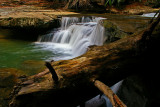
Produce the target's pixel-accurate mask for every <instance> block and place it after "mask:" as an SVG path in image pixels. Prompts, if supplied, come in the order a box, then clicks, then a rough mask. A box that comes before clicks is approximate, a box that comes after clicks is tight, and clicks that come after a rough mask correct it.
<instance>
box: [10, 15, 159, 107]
mask: <svg viewBox="0 0 160 107" xmlns="http://www.w3.org/2000/svg"><path fill="white" fill-rule="evenodd" d="M159 21H160V15H159V16H158V18H157V19H156V21H154V22H153V23H151V24H150V25H149V26H148V27H147V28H146V29H144V30H143V31H141V32H139V33H136V34H133V35H131V36H129V37H127V38H123V39H120V40H118V41H115V42H113V43H110V44H107V45H104V46H92V47H90V48H89V49H88V52H87V53H86V54H84V55H82V56H80V57H77V58H74V59H71V60H62V61H56V62H52V66H53V67H54V69H55V71H56V74H57V76H58V83H55V82H54V80H53V79H52V75H51V73H50V72H49V70H48V69H46V70H45V71H43V72H41V73H39V74H37V75H34V76H31V77H29V78H28V79H27V80H26V81H24V82H22V83H21V84H20V85H18V86H17V87H18V88H17V87H15V90H14V92H13V94H14V97H13V99H12V102H11V103H10V106H11V107H21V106H23V107H38V106H45V107H50V106H55V107H61V106H63V107H64V106H65V107H74V106H77V105H78V104H82V103H84V102H85V101H87V100H88V99H90V98H92V97H93V96H95V95H97V94H98V93H99V90H98V89H97V88H96V87H95V86H94V85H93V80H97V79H98V80H100V81H103V83H105V84H107V85H108V86H111V85H113V84H115V83H116V82H118V81H120V80H121V79H123V78H125V77H127V76H129V75H131V74H132V73H136V71H137V69H139V67H141V66H140V65H141V64H142V63H144V59H145V57H143V55H144V52H145V51H146V50H147V49H148V46H149V45H151V44H150V38H151V34H152V32H153V30H154V28H155V27H156V25H157V24H158V23H159ZM141 57H142V58H141Z"/></svg>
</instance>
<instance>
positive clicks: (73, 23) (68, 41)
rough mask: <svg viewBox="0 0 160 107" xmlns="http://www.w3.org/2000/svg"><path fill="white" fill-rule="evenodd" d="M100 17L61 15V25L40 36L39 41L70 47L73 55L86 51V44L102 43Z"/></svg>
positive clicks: (102, 31) (102, 35) (102, 33)
mask: <svg viewBox="0 0 160 107" xmlns="http://www.w3.org/2000/svg"><path fill="white" fill-rule="evenodd" d="M102 19H104V18H101V17H81V18H78V17H62V21H61V27H60V28H59V29H58V30H56V31H54V30H53V31H52V32H50V33H49V34H46V35H43V36H41V37H40V38H39V39H38V41H39V42H51V43H56V44H63V45H64V47H65V46H67V47H68V46H70V47H71V54H72V55H73V57H77V56H80V55H82V54H84V53H85V52H86V51H87V48H88V46H91V45H98V46H101V45H103V41H104V27H103V26H102V25H101V20H102Z"/></svg>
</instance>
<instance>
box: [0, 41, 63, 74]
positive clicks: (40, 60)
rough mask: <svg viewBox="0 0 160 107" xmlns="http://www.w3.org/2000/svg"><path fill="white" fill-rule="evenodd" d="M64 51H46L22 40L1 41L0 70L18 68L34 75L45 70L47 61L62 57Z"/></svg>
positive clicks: (40, 46) (37, 45)
mask: <svg viewBox="0 0 160 107" xmlns="http://www.w3.org/2000/svg"><path fill="white" fill-rule="evenodd" d="M62 53H63V50H60V51H54V50H49V49H47V50H46V49H45V47H43V45H41V44H36V43H32V42H27V41H20V40H7V39H0V69H1V68H16V69H20V70H22V71H24V72H25V73H26V74H27V75H33V74H35V73H37V72H38V71H39V72H40V71H42V70H41V69H42V68H44V61H45V60H52V58H53V57H58V56H60V55H62Z"/></svg>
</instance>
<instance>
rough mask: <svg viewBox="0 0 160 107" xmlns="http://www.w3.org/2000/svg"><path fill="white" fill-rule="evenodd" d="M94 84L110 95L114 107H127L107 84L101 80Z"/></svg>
mask: <svg viewBox="0 0 160 107" xmlns="http://www.w3.org/2000/svg"><path fill="white" fill-rule="evenodd" d="M94 85H95V86H96V87H97V88H98V89H99V90H100V91H101V92H102V93H103V94H104V95H106V96H107V97H108V99H109V100H110V102H111V104H112V106H113V107H127V106H126V105H125V104H124V103H123V102H122V101H121V100H120V99H119V97H118V96H117V95H116V94H115V93H114V92H113V91H112V90H111V89H110V88H109V87H108V86H107V85H105V84H104V83H102V82H101V81H99V80H95V82H94Z"/></svg>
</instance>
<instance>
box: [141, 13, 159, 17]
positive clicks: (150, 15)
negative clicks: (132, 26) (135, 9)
mask: <svg viewBox="0 0 160 107" xmlns="http://www.w3.org/2000/svg"><path fill="white" fill-rule="evenodd" d="M155 14H156V13H145V14H143V15H142V16H143V17H154V15H155ZM158 15H159V13H158V14H157V15H156V16H155V17H158Z"/></svg>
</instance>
